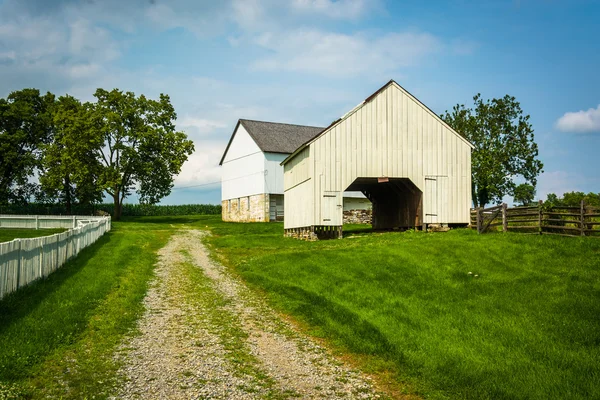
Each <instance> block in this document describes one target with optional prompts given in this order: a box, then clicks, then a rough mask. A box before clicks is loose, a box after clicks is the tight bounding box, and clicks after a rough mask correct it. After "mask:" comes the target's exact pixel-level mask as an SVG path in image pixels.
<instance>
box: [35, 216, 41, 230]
mask: <svg viewBox="0 0 600 400" xmlns="http://www.w3.org/2000/svg"><path fill="white" fill-rule="evenodd" d="M38 229H40V217H39V216H38V215H36V216H35V230H36V231H37V230H38Z"/></svg>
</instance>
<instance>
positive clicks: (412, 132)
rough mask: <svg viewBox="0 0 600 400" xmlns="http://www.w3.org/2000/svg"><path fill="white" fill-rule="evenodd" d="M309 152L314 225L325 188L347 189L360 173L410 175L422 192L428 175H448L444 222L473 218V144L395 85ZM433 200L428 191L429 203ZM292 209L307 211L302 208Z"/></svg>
mask: <svg viewBox="0 0 600 400" xmlns="http://www.w3.org/2000/svg"><path fill="white" fill-rule="evenodd" d="M310 154H311V156H312V163H313V168H314V172H313V174H311V175H312V176H314V177H315V179H313V180H312V186H313V191H314V196H313V202H312V203H313V205H314V209H315V211H314V215H315V219H314V220H313V222H312V223H311V225H318V224H320V223H321V222H320V221H319V216H320V215H321V209H320V207H321V201H320V197H321V196H322V193H323V192H324V191H343V190H344V189H346V188H347V187H348V186H349V185H350V184H351V183H352V182H353V181H354V179H356V178H357V177H384V176H387V177H398V178H409V179H410V180H411V181H412V182H413V183H414V184H415V185H416V186H417V187H418V188H419V189H420V190H421V191H424V182H425V177H426V176H431V177H436V176H440V177H446V179H445V180H446V181H447V184H446V185H444V187H445V188H446V189H445V192H444V193H441V194H440V195H439V196H441V199H442V200H441V202H442V203H444V204H443V207H442V208H440V210H441V211H440V212H441V213H443V214H442V215H438V217H439V218H438V219H439V222H442V223H468V221H469V208H470V205H471V188H470V176H471V168H470V166H471V150H470V146H469V145H468V144H467V142H466V141H464V140H463V139H462V138H460V137H458V136H457V135H456V134H455V133H454V132H452V131H451V130H450V129H449V128H447V127H446V126H445V124H444V123H443V122H441V121H440V120H439V119H438V118H437V117H436V116H435V115H434V114H433V113H432V112H431V111H429V110H428V109H427V108H426V107H424V106H423V105H421V104H420V103H419V102H418V101H416V100H415V99H414V98H412V96H410V95H409V94H408V93H407V92H405V91H404V90H403V89H401V88H400V87H399V86H397V85H395V84H392V85H390V86H388V87H387V88H386V89H384V90H383V91H382V92H380V93H379V94H378V95H376V96H375V97H374V98H373V99H372V100H371V101H369V102H368V103H366V104H364V105H363V106H361V107H358V108H357V109H356V110H355V111H354V112H353V113H351V114H350V115H349V116H347V117H346V118H345V119H343V120H342V121H341V122H340V123H338V124H337V125H335V126H333V127H332V128H331V129H330V130H329V131H328V132H327V133H325V134H324V135H322V136H320V137H319V138H318V139H316V140H315V141H314V142H313V143H311V144H310ZM294 161H296V159H295V158H294V159H292V160H290V162H289V163H288V164H291V163H293V162H294ZM286 187H287V183H286ZM440 189H441V190H444V189H443V188H440ZM286 201H287V198H286ZM429 201H431V199H429V198H428V197H426V196H425V195H424V196H423V202H424V208H427V206H428V204H427V203H428V202H429ZM291 210H292V209H290V213H291V212H296V213H298V212H300V213H302V212H304V210H303V209H302V208H300V209H295V210H294V211H291ZM288 217H290V214H289V213H287V211H286V218H288Z"/></svg>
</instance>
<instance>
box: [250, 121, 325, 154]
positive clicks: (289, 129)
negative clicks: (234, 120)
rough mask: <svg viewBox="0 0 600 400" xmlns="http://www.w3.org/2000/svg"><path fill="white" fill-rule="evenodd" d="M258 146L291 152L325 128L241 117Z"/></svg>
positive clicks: (277, 151) (279, 151)
mask: <svg viewBox="0 0 600 400" xmlns="http://www.w3.org/2000/svg"><path fill="white" fill-rule="evenodd" d="M240 123H241V124H242V125H243V126H244V128H245V129H246V131H248V133H249V134H250V136H252V139H254V141H255V142H256V144H257V145H258V147H259V148H260V149H261V150H262V151H264V152H268V153H285V154H291V153H293V152H294V150H296V149H297V148H298V147H300V146H302V145H303V144H304V143H306V142H308V141H309V140H310V139H312V138H314V137H315V136H317V135H318V134H319V133H321V132H322V131H323V129H324V128H320V127H317V126H304V125H292V124H279V123H275V122H263V121H252V120H249V119H240Z"/></svg>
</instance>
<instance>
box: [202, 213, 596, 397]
mask: <svg viewBox="0 0 600 400" xmlns="http://www.w3.org/2000/svg"><path fill="white" fill-rule="evenodd" d="M210 225H211V226H212V231H213V233H214V236H213V237H212V238H210V239H209V243H210V244H211V246H212V248H213V249H214V250H215V251H216V252H217V254H219V255H220V258H222V259H225V260H227V262H228V264H229V265H230V266H231V267H232V268H234V269H235V270H236V271H238V273H239V274H240V275H241V276H242V277H243V278H244V279H245V280H247V281H248V282H250V283H251V284H252V285H253V286H254V287H256V288H259V289H260V290H261V291H263V292H264V293H265V294H266V296H267V297H268V298H269V299H271V301H272V302H273V303H274V304H275V305H276V306H277V307H278V308H280V309H281V310H283V311H284V312H286V313H289V314H291V315H293V316H295V317H296V318H297V319H299V320H300V321H302V322H303V323H306V324H307V326H308V327H309V329H310V330H311V331H312V333H313V334H315V335H317V336H322V337H325V338H327V339H329V340H330V341H331V342H332V343H334V344H335V345H337V346H338V347H339V348H340V349H343V350H346V351H350V352H352V353H354V354H357V355H362V356H361V357H359V358H362V359H364V363H365V364H364V367H365V368H368V369H371V370H373V371H387V372H388V373H391V374H392V375H393V376H395V378H394V379H395V380H396V382H398V383H399V384H400V386H402V385H405V389H404V390H405V391H407V392H408V393H416V394H422V395H424V396H425V397H427V398H448V399H455V398H464V399H466V398H472V399H488V398H489V399H559V398H560V399H567V398H568V399H589V398H600V317H599V316H600V240H599V239H598V238H564V237H548V236H537V235H520V234H512V233H508V234H487V235H477V233H476V232H473V231H469V230H454V231H451V232H447V233H421V232H413V231H411V232H405V233H394V232H390V233H359V234H356V233H355V234H352V233H351V232H348V231H354V232H360V230H361V229H362V230H364V228H361V227H360V226H352V227H347V228H346V231H347V237H346V238H345V239H343V240H329V241H322V242H317V243H306V242H300V241H298V240H295V239H287V238H283V237H282V233H283V227H282V225H281V224H233V223H221V222H214V223H211V224H210Z"/></svg>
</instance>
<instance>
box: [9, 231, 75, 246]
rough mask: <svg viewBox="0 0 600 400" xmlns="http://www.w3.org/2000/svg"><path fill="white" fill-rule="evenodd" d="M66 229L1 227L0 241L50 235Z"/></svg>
mask: <svg viewBox="0 0 600 400" xmlns="http://www.w3.org/2000/svg"><path fill="white" fill-rule="evenodd" d="M64 231H66V229H62V228H58V229H38V230H36V229H15V228H0V243H1V242H10V241H11V240H13V239H19V238H20V239H26V238H35V237H41V236H50V235H54V234H55V233H61V232H64Z"/></svg>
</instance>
